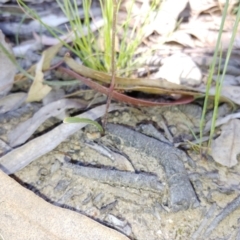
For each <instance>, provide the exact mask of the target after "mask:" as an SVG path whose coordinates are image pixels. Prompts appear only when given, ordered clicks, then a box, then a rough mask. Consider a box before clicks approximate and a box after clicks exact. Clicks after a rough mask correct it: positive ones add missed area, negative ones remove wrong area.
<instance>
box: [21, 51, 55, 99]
mask: <svg viewBox="0 0 240 240" xmlns="http://www.w3.org/2000/svg"><path fill="white" fill-rule="evenodd" d="M44 61H45V54H44V53H43V54H42V58H41V60H40V61H39V62H38V63H37V65H36V73H35V77H34V81H33V83H32V85H31V87H30V90H29V92H28V97H27V100H26V101H27V102H34V101H41V100H42V99H43V98H44V97H45V96H46V95H47V94H48V93H49V92H50V91H51V89H52V88H51V87H49V86H48V85H44V84H43V81H44V79H43V77H44V75H43V72H42V69H43V64H44Z"/></svg>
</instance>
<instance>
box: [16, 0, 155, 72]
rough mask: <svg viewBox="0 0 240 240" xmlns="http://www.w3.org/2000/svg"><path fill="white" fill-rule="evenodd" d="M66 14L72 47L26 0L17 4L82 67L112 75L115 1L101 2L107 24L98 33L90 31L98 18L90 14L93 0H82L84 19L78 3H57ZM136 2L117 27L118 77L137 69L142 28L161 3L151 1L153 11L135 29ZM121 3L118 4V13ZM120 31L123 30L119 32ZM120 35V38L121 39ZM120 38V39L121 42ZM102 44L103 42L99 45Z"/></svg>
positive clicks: (59, 0)
mask: <svg viewBox="0 0 240 240" xmlns="http://www.w3.org/2000/svg"><path fill="white" fill-rule="evenodd" d="M56 1H57V3H58V5H59V6H60V8H61V10H62V12H63V13H64V15H65V16H66V17H67V18H68V19H69V23H70V29H69V31H71V32H72V33H73V34H74V36H75V40H74V41H73V45H70V44H68V43H66V42H64V41H62V40H60V39H59V37H58V33H60V34H63V33H62V32H61V31H59V30H56V29H53V28H51V27H49V26H47V25H46V24H44V23H43V22H42V21H41V19H40V17H39V16H38V14H37V13H36V12H34V11H33V10H32V9H30V8H29V7H28V6H27V5H26V4H25V3H24V1H23V0H17V2H18V4H19V5H20V6H21V7H22V8H23V9H24V10H25V11H26V13H27V14H28V15H30V16H31V17H32V18H34V19H37V20H38V21H39V22H40V23H41V24H42V25H43V26H44V27H45V28H46V29H47V30H48V31H49V32H50V33H51V34H52V35H53V36H54V37H55V38H57V39H59V40H60V41H61V42H62V43H63V45H64V46H66V47H67V48H68V49H69V50H70V51H71V52H73V53H74V54H76V55H77V56H78V57H79V58H80V59H81V60H82V62H83V64H84V65H85V66H87V67H89V68H92V69H94V70H100V71H104V72H108V73H109V72H111V43H112V34H111V33H112V21H113V1H112V0H104V1H103V0H100V1H99V3H100V6H101V10H102V16H103V21H104V24H103V26H102V28H101V29H99V30H98V32H97V34H95V33H94V32H93V31H92V30H91V22H90V19H93V21H92V22H93V24H94V22H95V23H96V21H97V20H96V19H94V18H93V16H92V14H91V5H92V1H91V0H83V1H82V7H83V10H84V18H83V19H81V18H80V16H79V14H78V6H77V1H76V0H72V1H69V0H56ZM134 3H135V0H132V1H130V6H129V7H128V8H127V9H126V10H127V16H126V19H125V21H124V22H123V23H122V24H121V25H120V26H117V31H116V39H115V40H116V43H117V44H116V46H118V47H117V48H116V49H115V51H116V54H115V55H116V59H115V61H116V68H117V69H118V70H119V71H116V74H118V73H121V74H122V75H124V76H128V75H130V72H131V71H132V70H133V69H134V68H135V69H136V66H137V64H136V61H135V52H136V50H137V48H138V46H139V45H140V44H141V42H142V39H143V37H144V32H143V29H144V27H145V26H146V24H147V23H148V22H149V20H150V16H151V13H152V11H154V10H155V9H156V8H157V7H158V6H159V0H153V1H151V7H150V10H149V11H148V12H147V13H146V15H145V16H144V17H143V19H140V18H139V19H138V20H137V21H136V22H135V24H134V26H133V27H131V28H130V22H131V20H132V18H133V17H134V18H137V17H138V16H132V9H133V6H134ZM120 4H121V0H119V1H118V6H117V14H118V11H119V7H120ZM120 30H121V31H120ZM120 32H121V36H120ZM120 38H121V40H120ZM100 42H101V43H100Z"/></svg>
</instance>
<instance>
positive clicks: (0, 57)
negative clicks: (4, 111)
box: [0, 30, 16, 96]
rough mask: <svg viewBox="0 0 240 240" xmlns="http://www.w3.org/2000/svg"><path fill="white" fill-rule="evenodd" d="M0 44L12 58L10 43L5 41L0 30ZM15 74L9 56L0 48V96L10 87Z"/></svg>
mask: <svg viewBox="0 0 240 240" xmlns="http://www.w3.org/2000/svg"><path fill="white" fill-rule="evenodd" d="M0 44H1V45H2V46H3V47H4V48H5V49H6V50H7V51H8V53H9V54H10V55H12V58H14V56H13V53H12V49H11V46H10V44H8V43H6V41H5V36H4V35H3V33H2V31H1V30H0ZM15 74H16V66H15V65H14V63H12V61H11V60H10V59H9V57H8V56H7V55H6V54H5V53H4V52H3V50H2V48H0V96H5V95H6V94H7V93H8V92H9V91H10V90H11V88H12V85H13V82H14V75H15Z"/></svg>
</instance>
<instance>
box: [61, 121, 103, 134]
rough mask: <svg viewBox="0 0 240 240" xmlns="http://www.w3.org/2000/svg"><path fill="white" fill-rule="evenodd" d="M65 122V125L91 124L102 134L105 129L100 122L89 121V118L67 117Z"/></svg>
mask: <svg viewBox="0 0 240 240" xmlns="http://www.w3.org/2000/svg"><path fill="white" fill-rule="evenodd" d="M63 122H64V123H87V124H91V125H94V126H95V127H96V128H97V129H98V130H99V131H100V132H103V128H102V126H101V125H100V124H99V123H98V122H96V121H93V120H91V119H88V118H79V117H66V118H65V119H64V120H63Z"/></svg>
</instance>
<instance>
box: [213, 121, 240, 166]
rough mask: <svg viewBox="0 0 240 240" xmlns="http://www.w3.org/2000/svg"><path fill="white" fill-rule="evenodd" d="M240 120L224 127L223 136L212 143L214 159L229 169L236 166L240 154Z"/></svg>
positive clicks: (230, 122)
mask: <svg viewBox="0 0 240 240" xmlns="http://www.w3.org/2000/svg"><path fill="white" fill-rule="evenodd" d="M239 146H240V120H238V119H232V120H230V121H229V122H228V123H227V124H225V125H223V126H222V132H221V135H220V136H219V137H218V138H216V139H215V140H213V141H212V156H213V159H214V160H215V161H216V162H218V163H220V164H221V165H224V166H227V167H233V166H235V165H236V164H237V163H238V161H237V156H238V154H239V153H240V148H239Z"/></svg>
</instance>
